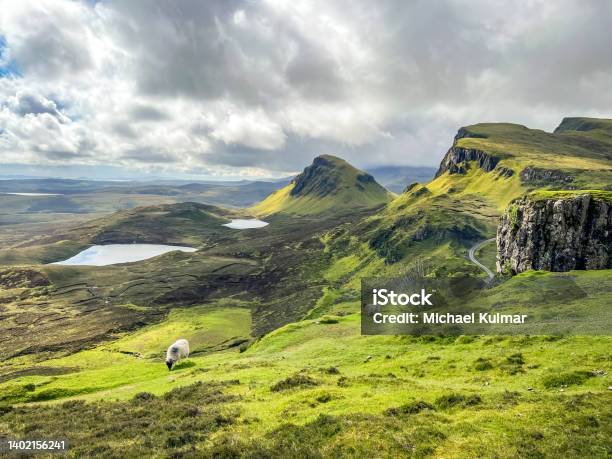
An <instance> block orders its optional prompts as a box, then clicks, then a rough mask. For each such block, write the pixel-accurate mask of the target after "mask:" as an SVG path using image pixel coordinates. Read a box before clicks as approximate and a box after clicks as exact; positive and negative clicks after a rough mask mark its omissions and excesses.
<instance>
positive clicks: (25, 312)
mask: <svg viewBox="0 0 612 459" xmlns="http://www.w3.org/2000/svg"><path fill="white" fill-rule="evenodd" d="M611 129H612V122H610V120H596V119H587V118H581V119H577V118H572V119H565V120H563V122H562V123H561V124H560V125H559V127H558V128H557V130H556V131H555V132H554V133H546V132H543V131H539V130H533V129H528V128H527V127H524V126H519V125H511V124H506V123H499V124H477V125H474V126H467V127H464V128H461V129H460V130H459V131H458V134H457V136H456V137H455V139H454V141H453V143H452V146H451V148H450V149H449V150H448V152H447V153H446V155H445V157H444V158H443V160H442V162H441V165H440V168H439V169H438V172H437V174H436V177H435V178H433V179H432V180H431V181H429V182H426V183H414V184H409V183H406V184H405V190H404V191H403V192H402V193H400V194H398V195H394V194H393V193H391V192H389V191H387V190H386V189H385V188H384V187H383V186H381V185H380V184H379V183H378V182H377V181H376V179H375V177H373V176H372V175H370V174H367V173H365V172H363V171H360V170H358V169H356V168H354V167H353V166H351V165H350V164H348V163H347V162H346V161H344V160H342V159H340V158H337V157H334V156H331V155H323V156H319V157H316V158H315V159H314V161H313V163H312V164H311V165H309V166H307V167H306V168H305V169H304V171H303V172H302V173H301V174H299V175H298V176H296V177H295V178H294V179H292V180H291V182H290V183H289V184H284V186H283V187H278V189H276V190H270V194H269V195H268V194H267V195H266V197H265V198H264V197H262V199H261V200H257V201H253V202H246V201H242V199H244V198H240V200H241V203H242V205H241V206H233V205H232V204H231V202H223V204H225V205H224V206H221V205H218V204H219V202H216V201H214V200H208V199H207V198H206V196H205V195H203V194H202V195H199V197H198V199H197V200H195V201H196V202H193V201H192V200H191V196H190V195H180V196H176V195H171V194H169V195H168V196H165V197H164V196H161V195H155V196H153V197H152V196H150V195H147V196H146V198H143V201H138V202H137V203H136V204H137V205H136V206H134V207H132V206H131V205H130V208H121V210H119V209H117V208H114V207H113V206H116V202H117V201H112V200H108V196H107V195H106V194H105V193H106V192H103V193H102V194H98V193H97V192H93V191H92V196H91V197H88V198H87V199H88V200H90V201H92V200H93V201H95V200H98V199H100V202H102V201H104V203H105V204H104V205H103V206H102V205H101V206H99V207H97V208H96V209H95V212H92V213H91V214H89V213H88V214H87V215H90V216H91V217H95V218H91V219H81V218H80V216H79V217H78V218H75V219H68V220H67V221H66V222H63V223H62V224H61V225H54V226H53V227H52V228H53V229H52V230H46V229H42V228H38V229H37V230H36V231H32V232H31V233H30V234H28V235H24V236H23V237H15V236H11V235H10V233H9V232H6V233H5V232H3V233H2V234H3V236H2V237H3V238H4V239H3V241H6V242H5V243H3V244H2V245H1V247H2V248H1V249H0V265H1V266H0V350H1V351H2V353H1V356H0V361H2V366H1V367H0V435H21V436H22V435H24V434H26V433H27V434H30V435H35V436H36V435H38V436H41V437H55V436H58V435H60V433H61V432H71V435H72V438H71V439H70V440H71V442H72V444H73V448H72V449H71V451H70V453H69V456H71V457H81V456H83V455H85V456H86V455H95V454H99V455H106V456H108V457H116V456H122V457H142V456H143V455H146V456H167V455H180V456H184V457H257V456H259V457H287V456H290V457H327V456H334V457H373V456H375V457H401V456H407V457H517V456H520V457H561V456H564V455H568V454H569V455H570V456H582V457H605V455H606V454H608V452H609V451H610V448H611V444H610V438H611V434H612V423H611V422H610V420H611V419H612V411H611V409H610V407H611V406H612V404H611V403H610V402H611V401H612V391H610V378H609V375H608V373H609V372H610V371H611V367H610V361H611V359H612V356H611V354H610V337H609V333H610V323H611V321H610V319H611V315H610V314H611V312H610V308H609V306H610V304H612V294H611V292H612V276H611V273H612V247H611V240H610V234H611V231H610V229H609V228H610V224H611V222H612V219H611V216H612V210H610V206H609V203H610V202H611V201H612V188H611V187H612V180H611V177H612V130H611ZM71 186H72V185H71ZM75 186H76V185H75ZM92 186H93V185H92ZM32 189H33V188H32ZM36 190H38V188H36ZM64 191H66V190H64ZM29 192H41V191H40V190H38V191H29ZM230 194H231V193H230ZM122 196H123V195H122ZM135 196H138V198H137V199H140V196H141V195H140V194H136V195H135ZM525 196H529V198H528V199H529V200H530V202H531V201H534V202H544V204H541V205H540V204H537V205H536V206H540V207H537V208H538V209H540V208H544V209H546V208H548V207H546V206H549V207H550V208H553V207H554V208H559V207H561V208H562V207H563V206H565V205H566V204H567V203H568V201H567V200H568V199H569V200H572V199H575V198H576V196H578V197H580V199H583V197H584V199H585V202H586V201H587V200H588V202H594V203H596V206H595V208H596V209H598V210H597V212H598V213H597V214H593V215H594V216H593V217H592V220H589V222H591V221H597V222H599V223H598V225H599V226H595V225H593V224H591V223H588V224H586V223H585V225H586V226H585V225H583V226H580V225H578V224H575V225H574V223H572V221H570V220H571V219H569V218H568V222H567V227H568V228H583V227H588V231H590V232H588V233H586V232H585V233H584V234H588V235H589V240H591V241H592V250H591V249H589V251H588V253H587V252H585V253H586V254H585V255H584V257H585V259H586V258H588V259H589V260H590V259H592V257H593V255H592V254H593V253H595V254H597V257H598V260H599V264H597V269H585V268H586V267H587V266H590V265H588V263H586V262H585V263H583V264H580V265H576V266H569V265H568V264H565V265H559V264H557V265H551V266H555V267H558V266H561V267H563V268H565V267H567V268H568V269H555V270H541V269H540V270H538V267H537V266H533V265H530V264H529V263H535V261H532V258H533V260H536V258H535V257H532V258H529V257H524V258H521V259H520V260H517V259H516V253H517V252H518V253H520V254H522V253H523V252H524V251H522V249H523V248H524V246H523V245H520V244H521V241H522V240H523V239H525V240H527V238H526V237H525V238H523V239H521V238H520V237H513V238H512V243H516V244H519V246H518V248H516V250H514V249H513V250H514V252H513V251H512V250H509V251H508V253H509V255H507V257H510V261H509V262H508V263H506V261H507V260H506V258H503V259H502V258H501V257H502V256H503V257H506V255H505V253H506V252H503V253H501V254H500V253H499V252H498V250H497V247H499V246H500V244H502V243H503V242H500V241H503V240H502V239H500V238H501V237H502V236H504V235H505V234H506V233H507V232H509V231H513V233H512V234H522V233H521V231H523V232H525V233H528V234H540V233H542V234H547V233H546V231H548V230H545V229H543V228H544V227H545V228H548V227H549V226H550V225H551V223H550V222H552V221H553V218H552V217H550V218H548V216H547V214H543V215H544V216H543V217H542V219H541V223H540V224H541V225H542V228H539V229H537V230H533V229H531V228H530V226H529V225H530V224H531V222H532V219H528V218H524V219H522V218H519V217H517V215H516V211H515V210H514V209H515V207H516V206H518V205H519V204H517V203H522V202H523V201H520V199H527V198H525ZM13 198H14V199H16V200H15V201H14V204H11V206H13V207H10V209H13V210H11V211H10V212H15V215H17V217H15V220H14V221H13V222H12V223H11V225H20V224H25V223H24V222H25V220H27V219H29V218H31V214H30V213H29V212H25V213H24V214H20V212H19V211H17V210H14V209H20V208H21V209H23V206H24V204H23V202H21V201H17V199H21V198H25V199H39V198H41V197H32V196H21V197H12V196H11V198H10V199H13ZM234 198H235V199H238V198H237V197H234ZM234 198H232V199H234ZM44 199H48V197H45V198H44ZM49 199H50V198H49ZM70 199H71V200H72V201H74V200H75V199H76V198H73V197H70ZM121 199H124V198H123V197H122V198H121ZM134 199H136V198H134ZM111 201H112V202H115V203H113V204H109V202H111ZM11 202H13V201H11ZM32 202H33V201H32ZM233 202H234V203H235V202H237V201H236V200H234V201H233ZM572 202H573V201H572ZM549 203H550V205H549ZM56 204H57V203H56ZM28 205H30V206H32V205H34V204H32V203H30V204H28ZM38 205H42V204H38ZM54 205H55V204H54ZM58 205H59V204H58ZM520 205H523V204H520ZM534 205H535V204H534ZM568 205H569V204H568ZM589 205H590V204H589ZM20 206H21V207H20ZM111 207H113V208H111ZM589 208H590V207H589ZM29 209H31V207H30V208H29ZM521 209H522V208H521ZM602 209H603V210H602ZM56 210H57V209H56ZM115 210H117V212H111V211H115ZM521 212H522V214H521V215H527V212H528V211H527V210H521ZM542 212H545V211H542ZM8 213H9V212H8V211H7V215H8ZM11 215H13V214H12V213H11ZM79 215H80V214H79ZM21 218H23V219H24V220H22V221H18V219H21ZM44 218H46V217H43V219H44ZM500 218H501V220H500ZM256 219H261V220H259V221H263V222H265V223H267V224H266V225H263V226H262V225H261V224H259V225H258V226H257V227H242V229H235V228H233V227H232V226H230V225H231V224H232V222H236V221H243V222H244V221H253V220H256ZM500 221H501V222H506V223H505V224H506V225H507V227H508V230H507V231H506V230H505V229H503V230H500ZM554 221H557V220H554ZM45 224H46V223H45ZM49 225H51V223H49ZM546 225H548V226H546ZM9 226H10V225H9ZM247 226H252V225H247ZM504 228H505V227H504ZM592 228H603V229H602V230H599V229H598V230H597V231H595V230H593V231H591V229H592ZM606 228H607V229H606ZM537 231H540V233H538V232H537ZM579 231H587V230H582V229H577V230H576V232H579ZM606 231H607V232H606ZM496 235H497V237H496ZM500 235H501V236H500ZM492 238H495V239H496V241H497V242H496V243H495V242H492V241H491V239H492ZM585 238H586V236H584V235H581V236H580V237H576V238H575V240H576V241H583V240H585ZM548 240H549V239H548V238H545V237H541V238H535V237H533V238H532V239H529V241H535V242H529V244H532V245H534V246H537V247H536V248H537V249H538V250H540V249H541V250H540V252H541V253H542V254H544V255H542V258H545V257H546V256H547V255H546V254H547V253H548V252H552V251H554V250H555V249H554V247H552V248H551V247H550V244H549V245H547V242H546V243H544V242H541V241H548ZM486 242H488V243H487V244H485V243H486ZM112 244H163V245H169V246H184V247H189V248H193V249H195V251H185V252H182V251H172V252H169V253H165V254H160V255H159V256H155V257H153V258H148V259H144V260H140V261H136V262H134V263H126V264H112V265H107V266H62V265H58V264H51V263H55V262H57V261H61V260H66V259H69V258H71V257H73V256H75V255H77V254H78V253H80V252H81V251H83V250H85V249H87V248H89V247H91V246H97V245H101V246H108V245H112ZM503 244H505V243H503ZM496 246H497V247H496ZM504 247H505V245H504ZM534 252H537V251H536V250H535V249H534ZM540 252H537V253H540ZM581 256H582V255H581ZM512 257H514V258H512ZM589 257H590V258H589ZM537 260H539V258H538V259H537ZM515 262H516V263H515ZM498 263H499V266H498ZM519 265H520V267H521V269H520V270H519V269H516V266H519ZM508 266H510V267H512V269H510V268H508ZM413 275H415V276H416V275H418V276H421V277H424V278H429V279H434V280H444V281H446V280H449V281H453V280H457V279H458V280H461V281H464V282H466V283H467V284H469V286H470V288H469V291H468V293H467V295H466V296H465V297H464V298H463V299H464V301H465V302H466V303H467V305H468V306H470V305H471V306H474V307H481V308H482V307H486V308H489V309H490V310H494V312H496V313H499V312H506V311H510V312H513V311H514V312H517V313H518V311H519V310H525V309H529V310H530V311H531V310H533V313H534V314H539V315H540V316H541V317H549V316H552V315H560V314H564V315H566V316H567V317H571V318H573V320H574V322H572V326H571V328H572V330H571V332H570V333H566V334H562V335H556V334H546V335H542V334H537V333H534V334H531V333H530V334H521V335H516V336H511V335H509V334H507V333H505V331H504V330H502V329H499V334H495V333H493V334H490V335H489V336H486V334H485V333H483V334H465V335H463V334H460V335H457V333H448V334H444V335H442V336H436V335H433V334H432V335H426V336H363V335H362V334H361V330H360V288H361V280H362V279H363V278H368V277H402V276H406V277H407V276H413ZM585 324H587V325H585ZM178 337H184V338H186V339H188V340H189V341H190V343H191V345H192V355H191V356H190V358H189V359H188V360H185V361H184V362H181V363H179V364H178V365H177V366H176V368H175V369H174V370H173V371H172V372H168V370H167V368H166V366H165V365H164V363H163V355H164V352H165V349H166V347H167V346H168V344H169V343H170V342H172V341H173V340H174V339H176V338H178ZM126 411H130V412H131V413H132V415H131V416H127V415H125V413H126ZM77 418H78V419H77ZM111 418H112V419H115V420H116V422H114V423H109V419H111ZM100 423H102V425H105V427H104V429H103V430H102V432H103V433H102V434H99V428H100V427H99V425H100ZM168 426H172V427H168ZM136 433H138V435H137V434H136ZM500 451H501V453H500Z"/></svg>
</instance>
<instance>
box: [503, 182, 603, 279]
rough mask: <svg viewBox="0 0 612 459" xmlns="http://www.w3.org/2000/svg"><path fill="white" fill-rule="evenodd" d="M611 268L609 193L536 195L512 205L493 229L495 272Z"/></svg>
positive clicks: (586, 192) (575, 192) (568, 192)
mask: <svg viewBox="0 0 612 459" xmlns="http://www.w3.org/2000/svg"><path fill="white" fill-rule="evenodd" d="M609 268H612V193H610V192H606V191H564V192H540V193H535V194H532V195H527V196H525V197H522V198H520V199H519V200H516V201H514V202H513V203H512V204H510V206H509V207H508V208H507V210H506V212H505V213H504V215H503V216H502V218H501V221H500V224H499V227H498V229H497V271H498V272H506V273H511V274H516V273H520V272H523V271H526V270H529V269H536V270H547V271H569V270H573V269H609Z"/></svg>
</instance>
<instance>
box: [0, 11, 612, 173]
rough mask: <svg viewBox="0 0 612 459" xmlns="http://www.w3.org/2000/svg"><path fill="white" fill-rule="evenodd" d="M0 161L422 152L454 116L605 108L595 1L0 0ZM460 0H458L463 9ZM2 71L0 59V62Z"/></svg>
mask: <svg viewBox="0 0 612 459" xmlns="http://www.w3.org/2000/svg"><path fill="white" fill-rule="evenodd" d="M0 11H2V14H0V36H1V37H2V38H3V40H2V41H0V43H5V45H6V46H5V48H4V49H0V55H1V56H2V62H0V69H1V67H2V66H5V67H7V66H9V67H11V68H13V69H17V70H18V72H17V74H16V75H15V76H13V77H11V76H6V75H5V76H4V77H3V76H2V75H3V73H2V72H0V162H4V163H9V162H22V163H31V164H107V165H118V166H121V167H127V168H130V167H131V168H135V169H138V168H141V169H143V170H150V169H151V168H156V167H157V168H164V169H172V168H173V169H176V170H181V171H195V170H206V172H207V173H209V174H215V173H218V174H225V173H231V174H240V173H243V172H244V171H250V172H253V173H255V172H254V171H259V172H257V173H258V174H260V173H261V171H266V170H268V171H287V170H295V169H299V168H300V167H301V166H303V165H304V164H305V163H307V162H308V161H309V160H310V159H311V158H312V156H314V155H316V154H318V153H322V152H329V153H337V154H341V155H343V156H345V157H346V158H347V159H349V160H350V161H354V162H356V163H357V164H362V165H373V164H374V163H386V164H391V163H398V164H406V163H410V164H428V165H433V164H435V163H436V162H437V161H438V159H439V157H440V156H441V155H442V153H443V151H444V148H445V146H446V145H448V143H450V141H451V138H452V135H453V133H454V131H456V129H457V128H458V127H459V126H461V125H465V124H470V123H474V122H479V121H509V122H519V123H522V124H527V125H532V126H534V127H539V128H546V129H552V128H553V127H554V125H555V124H556V123H558V122H559V121H560V119H561V118H562V117H563V116H566V115H585V116H588V115H591V116H606V115H607V116H609V115H610V113H609V107H610V106H612V93H610V91H608V88H609V87H610V85H611V84H612V55H611V54H610V52H609V45H610V40H609V38H608V34H607V25H609V23H610V22H611V21H612V5H610V4H609V3H607V2H601V1H597V0H591V1H578V0H560V1H559V2H547V1H543V0H542V1H534V0H524V1H519V2H515V3H513V4H512V5H510V4H508V3H507V2H503V1H495V2H490V1H485V0H477V1H475V2H474V1H469V2H468V1H462V0H445V1H439V2H424V1H423V2H421V1H417V2H410V3H406V2H404V1H401V0H397V1H394V0H389V1H383V2H370V1H366V0H363V1H357V0H351V1H348V0H339V1H334V2H329V1H323V0H321V1H306V0H303V1H302V0H292V1H284V0H266V1H261V2H250V1H246V0H232V1H226V0H217V1H207V2H198V1H163V2H150V1H144V0H142V1H140V0H135V1H130V2H115V1H113V0H109V1H105V2H98V3H95V4H92V3H79V2H76V1H70V0H46V1H45V2H39V1H34V0H22V1H19V2H14V1H9V0H0ZM467 11H469V14H466V12H467ZM5 73H6V72H5Z"/></svg>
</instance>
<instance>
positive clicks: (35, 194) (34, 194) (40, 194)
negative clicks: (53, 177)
mask: <svg viewBox="0 0 612 459" xmlns="http://www.w3.org/2000/svg"><path fill="white" fill-rule="evenodd" d="M0 194H10V195H12V196H61V194H59V193H0Z"/></svg>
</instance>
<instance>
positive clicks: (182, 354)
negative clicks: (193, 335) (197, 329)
mask: <svg viewBox="0 0 612 459" xmlns="http://www.w3.org/2000/svg"><path fill="white" fill-rule="evenodd" d="M187 357H189V342H188V341H187V340H186V339H179V340H177V341H176V342H175V343H174V344H172V345H171V346H170V347H169V348H168V350H167V351H166V366H167V367H168V370H172V367H173V366H174V364H175V363H176V362H178V361H179V360H180V359H186V358H187Z"/></svg>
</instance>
